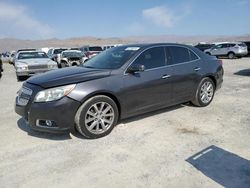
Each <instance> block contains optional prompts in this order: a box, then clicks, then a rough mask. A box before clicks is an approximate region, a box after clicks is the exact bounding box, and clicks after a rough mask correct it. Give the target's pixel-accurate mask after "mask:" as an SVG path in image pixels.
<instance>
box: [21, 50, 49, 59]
mask: <svg viewBox="0 0 250 188" xmlns="http://www.w3.org/2000/svg"><path fill="white" fill-rule="evenodd" d="M34 58H48V56H47V55H46V53H44V52H22V53H20V54H19V55H18V59H34Z"/></svg>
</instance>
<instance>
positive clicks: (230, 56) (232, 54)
mask: <svg viewBox="0 0 250 188" xmlns="http://www.w3.org/2000/svg"><path fill="white" fill-rule="evenodd" d="M227 57H228V59H234V58H235V54H234V53H233V52H229V53H228V54H227Z"/></svg>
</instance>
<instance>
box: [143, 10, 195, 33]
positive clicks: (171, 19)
mask: <svg viewBox="0 0 250 188" xmlns="http://www.w3.org/2000/svg"><path fill="white" fill-rule="evenodd" d="M176 12H178V14H177V13H176ZM190 13H191V7H190V6H187V5H186V6H180V7H179V8H177V9H174V8H172V9H170V8H168V7H166V6H156V7H153V8H149V9H144V10H143V11H142V17H143V18H144V19H146V20H148V21H150V22H151V23H153V24H155V25H157V26H159V27H164V28H171V27H174V26H175V25H176V24H177V23H178V22H179V21H180V20H181V19H183V18H184V17H186V16H187V15H189V14H190Z"/></svg>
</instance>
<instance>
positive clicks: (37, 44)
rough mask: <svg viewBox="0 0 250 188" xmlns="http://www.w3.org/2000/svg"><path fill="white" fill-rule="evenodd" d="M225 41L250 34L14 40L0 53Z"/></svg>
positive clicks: (2, 44)
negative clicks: (118, 45)
mask: <svg viewBox="0 0 250 188" xmlns="http://www.w3.org/2000/svg"><path fill="white" fill-rule="evenodd" d="M224 41H250V34H248V35H242V36H178V35H158V36H130V37H120V38H119V37H114V38H97V37H79V38H69V39H57V38H54V39H47V40H22V39H14V38H3V39H0V52H5V51H12V50H17V49H21V48H42V47H80V46H83V45H109V44H128V43H162V42H171V43H185V44H197V43H199V42H224Z"/></svg>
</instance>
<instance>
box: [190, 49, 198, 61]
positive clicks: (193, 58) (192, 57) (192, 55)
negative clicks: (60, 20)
mask: <svg viewBox="0 0 250 188" xmlns="http://www.w3.org/2000/svg"><path fill="white" fill-rule="evenodd" d="M188 51H189V57H190V61H194V60H196V59H199V58H198V57H197V55H195V53H194V52H192V51H191V50H188Z"/></svg>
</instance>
